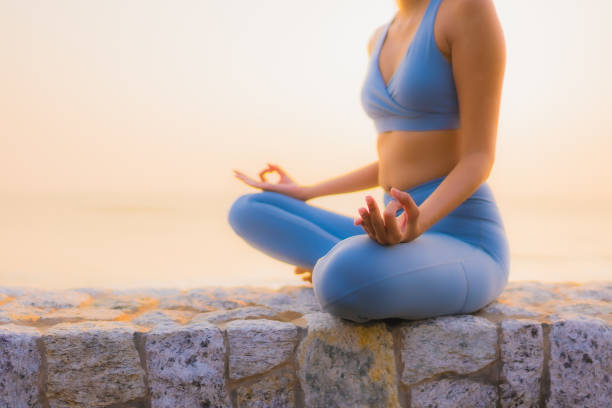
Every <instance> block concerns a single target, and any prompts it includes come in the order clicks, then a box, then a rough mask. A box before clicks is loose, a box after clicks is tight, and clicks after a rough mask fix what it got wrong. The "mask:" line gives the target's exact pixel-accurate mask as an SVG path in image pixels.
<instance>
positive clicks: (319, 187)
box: [304, 160, 378, 200]
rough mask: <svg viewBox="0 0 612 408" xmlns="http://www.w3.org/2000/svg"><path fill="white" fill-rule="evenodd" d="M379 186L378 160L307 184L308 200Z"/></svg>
mask: <svg viewBox="0 0 612 408" xmlns="http://www.w3.org/2000/svg"><path fill="white" fill-rule="evenodd" d="M376 186H378V160H376V161H375V162H373V163H370V164H368V165H366V166H363V167H360V168H358V169H357V170H353V171H351V172H349V173H346V174H343V175H341V176H338V177H334V178H332V179H329V180H326V181H323V182H321V183H317V184H313V185H308V186H305V187H304V189H306V200H310V199H312V198H315V197H321V196H326V195H331V194H342V193H350V192H352V191H359V190H365V189H368V188H372V187H376Z"/></svg>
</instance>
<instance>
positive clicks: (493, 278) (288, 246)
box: [228, 191, 507, 322]
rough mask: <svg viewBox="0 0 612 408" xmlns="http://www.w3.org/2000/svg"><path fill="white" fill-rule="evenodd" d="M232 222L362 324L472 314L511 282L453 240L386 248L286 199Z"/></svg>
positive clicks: (276, 196)
mask: <svg viewBox="0 0 612 408" xmlns="http://www.w3.org/2000/svg"><path fill="white" fill-rule="evenodd" d="M228 220H229V223H230V225H231V226H232V228H233V229H234V231H235V232H236V233H237V234H238V235H240V236H241V237H242V238H243V239H244V240H245V241H246V242H247V243H249V244H250V245H251V246H253V247H254V248H256V249H258V250H260V251H262V252H264V253H266V254H268V255H270V256H272V257H274V258H276V259H279V260H281V261H284V262H287V263H290V264H292V265H296V266H298V267H301V268H304V269H309V270H313V276H312V283H313V290H314V293H315V296H316V298H317V300H318V302H319V304H320V305H321V307H322V308H323V310H325V311H327V312H329V313H332V314H335V315H338V316H340V317H344V318H346V319H349V320H353V321H356V322H365V321H368V320H371V319H383V318H389V317H397V318H404V319H422V318H426V317H433V316H440V315H445V314H456V313H470V312H472V311H475V310H478V309H480V308H481V307H483V306H485V305H486V304H487V303H489V302H490V301H492V300H493V299H494V298H495V297H497V296H498V295H499V293H501V291H502V290H503V288H504V286H505V283H506V279H507V275H505V274H503V273H502V272H501V269H500V266H499V264H497V263H496V262H495V261H494V260H493V258H491V256H490V255H488V254H487V253H486V252H485V251H483V250H482V249H480V248H477V247H475V246H473V245H471V244H469V243H467V242H464V241H462V240H460V239H459V238H456V237H454V236H452V235H450V234H445V233H440V232H432V231H428V232H425V233H424V234H422V235H421V236H419V237H418V238H417V239H415V240H413V241H411V242H406V243H400V244H396V245H392V246H384V245H380V244H378V243H377V242H376V241H374V240H372V239H371V238H370V237H369V236H368V235H367V234H365V232H364V231H363V228H362V227H361V226H355V225H354V224H353V219H352V218H351V217H349V216H346V215H342V214H338V213H335V212H332V211H329V210H325V209H323V208H320V207H316V206H313V205H311V204H308V203H306V202H304V201H301V200H297V199H295V198H292V197H289V196H286V195H284V194H280V193H275V192H270V191H264V192H259V193H252V194H245V195H243V196H240V197H239V198H238V199H237V200H236V201H235V202H234V203H233V205H232V207H231V209H230V211H229V214H228Z"/></svg>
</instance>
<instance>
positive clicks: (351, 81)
mask: <svg viewBox="0 0 612 408" xmlns="http://www.w3.org/2000/svg"><path fill="white" fill-rule="evenodd" d="M495 4H496V7H497V10H498V13H499V16H500V19H501V22H502V26H503V28H504V33H505V35H506V41H507V51H508V56H507V69H506V79H505V84H504V91H503V100H502V111H501V116H500V127H499V134H498V145H497V146H498V150H497V161H496V164H495V168H494V170H493V173H492V175H491V182H492V183H493V184H495V186H496V190H497V191H499V192H500V193H507V194H510V195H521V196H529V195H533V194H550V195H561V196H563V195H569V196H572V197H585V196H584V194H586V195H587V197H589V198H593V199H596V198H608V199H609V198H611V197H612V193H611V192H610V191H609V188H608V187H610V186H612V164H611V162H612V161H611V160H610V159H609V155H610V151H611V149H610V147H611V146H612V144H611V141H610V140H611V139H610V138H611V137H612V118H611V116H612V115H610V111H611V109H610V100H611V99H612V81H611V80H610V77H609V76H610V72H612V57H611V56H610V54H609V53H608V52H607V50H608V49H609V41H610V38H612V25H611V24H609V21H608V20H609V16H610V15H612V3H610V2H609V1H607V0H588V1H584V0H583V1H580V0H571V1H570V0H555V1H552V0H540V1H528V0H503V1H502V0H497V1H495ZM394 11H395V2H394V1H393V0H387V1H378V2H376V1H371V0H359V1H355V0H344V1H331V2H330V1H323V0H312V1H308V2H303V1H288V0H282V1H281V0H266V1H263V2H252V1H246V0H243V1H240V2H238V1H227V0H226V1H221V0H215V1H211V0H207V1H195V0H193V1H173V2H168V1H158V0H147V1H129V2H126V1H117V0H113V1H108V0H105V1H87V2H83V1H80V0H70V1H67V0H55V1H52V2H51V1H23V0H0V49H1V51H2V56H3V58H2V59H3V62H2V64H0V163H2V165H1V168H0V169H1V170H2V171H0V191H3V192H15V191H98V192H104V191H125V192H129V191H133V192H147V191H155V192H204V191H207V190H218V189H225V190H230V191H231V190H235V191H236V192H239V191H244V185H240V183H239V182H237V180H236V179H234V178H233V176H232V172H231V169H232V168H239V169H242V170H243V171H245V172H247V173H250V174H255V172H256V171H258V170H259V169H260V168H262V167H263V166H264V165H265V162H267V161H270V162H276V163H279V164H281V165H282V166H284V167H285V168H286V169H287V170H288V171H290V172H291V174H292V175H293V176H294V177H296V179H298V181H299V182H303V183H312V182H316V181H320V180H323V179H326V178H328V177H332V176H335V175H338V174H340V173H342V172H345V171H349V170H352V169H354V168H357V167H360V166H362V165H363V164H365V163H367V162H369V161H373V160H375V159H376V153H375V137H376V135H375V132H374V127H373V125H372V123H371V121H370V119H369V118H368V117H367V116H366V115H365V113H364V112H363V110H362V107H361V106H360V104H359V89H360V86H361V82H362V80H363V76H364V74H365V69H366V64H367V58H368V57H367V52H366V43H367V39H368V38H369V36H370V34H371V33H372V31H373V30H374V29H375V28H376V27H377V26H378V25H380V24H382V23H384V22H386V21H388V19H390V18H391V17H392V15H393V12H394Z"/></svg>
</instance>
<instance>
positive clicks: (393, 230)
mask: <svg viewBox="0 0 612 408" xmlns="http://www.w3.org/2000/svg"><path fill="white" fill-rule="evenodd" d="M400 208H402V205H401V204H400V203H399V202H397V201H396V200H391V201H390V202H389V204H388V205H387V208H385V211H384V212H383V219H384V221H385V228H386V230H387V237H388V238H387V239H388V240H389V242H393V243H398V242H400V241H401V240H402V234H401V232H400V230H399V228H398V226H397V217H396V216H395V213H397V210H399V209H400Z"/></svg>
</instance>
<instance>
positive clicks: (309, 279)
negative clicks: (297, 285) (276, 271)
mask: <svg viewBox="0 0 612 408" xmlns="http://www.w3.org/2000/svg"><path fill="white" fill-rule="evenodd" d="M293 273H295V274H296V275H299V274H304V276H302V280H303V281H306V282H310V283H312V271H311V270H310V269H304V268H300V267H299V266H296V267H295V269H294V270H293Z"/></svg>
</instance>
